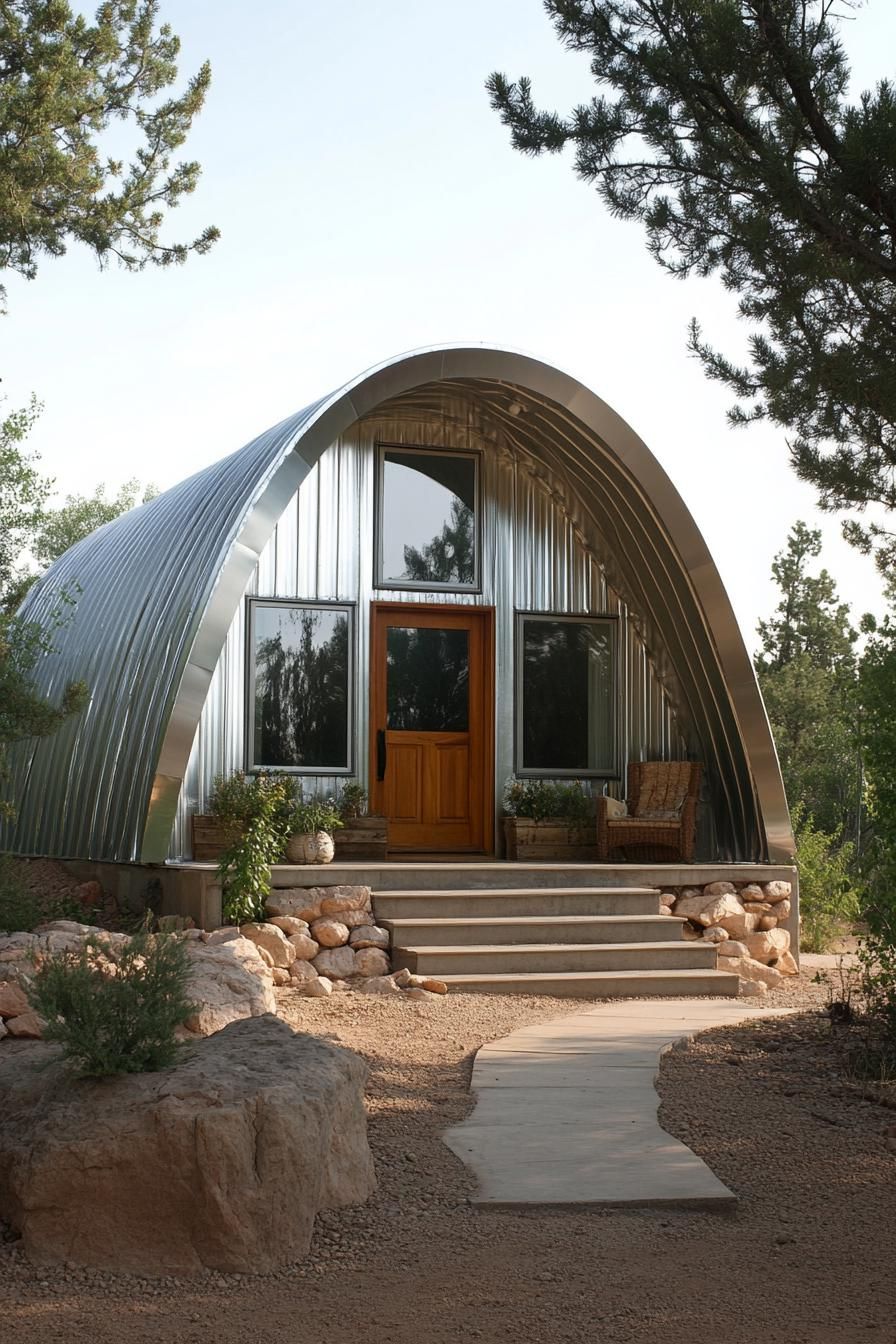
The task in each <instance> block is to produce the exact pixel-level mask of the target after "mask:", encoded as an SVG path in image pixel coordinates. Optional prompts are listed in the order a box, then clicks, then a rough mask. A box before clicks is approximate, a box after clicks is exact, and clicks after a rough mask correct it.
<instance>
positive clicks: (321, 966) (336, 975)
mask: <svg viewBox="0 0 896 1344" xmlns="http://www.w3.org/2000/svg"><path fill="white" fill-rule="evenodd" d="M310 964H311V965H312V966H313V967H314V969H315V970H316V971H317V973H318V975H325V976H326V977H327V978H328V979H329V980H345V979H346V978H347V977H348V976H350V975H354V973H355V954H354V952H353V951H352V949H351V948H350V947H327V948H325V949H324V950H323V952H318V954H317V956H316V957H315V958H314V960H313V961H312V962H311V963H310Z"/></svg>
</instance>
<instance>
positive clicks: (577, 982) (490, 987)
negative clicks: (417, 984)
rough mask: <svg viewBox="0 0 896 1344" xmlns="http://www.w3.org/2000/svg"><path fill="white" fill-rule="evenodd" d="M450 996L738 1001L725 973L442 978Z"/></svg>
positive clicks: (734, 984) (732, 979)
mask: <svg viewBox="0 0 896 1344" xmlns="http://www.w3.org/2000/svg"><path fill="white" fill-rule="evenodd" d="M439 979H440V980H444V981H445V983H446V984H447V985H448V987H449V990H450V991H451V993H452V994H457V993H466V994H556V995H558V996H560V997H563V998H577V999H643V998H654V997H666V998H682V997H685V998H689V997H691V996H692V995H698V994H699V995H712V996H714V997H728V998H736V997H737V976H736V975H733V974H731V972H729V971H711V970H710V971H701V970H686V971H665V970H664V971H638V970H632V971H568V972H556V971H553V972H552V971H548V972H542V973H538V974H525V975H519V974H517V975H513V974H508V975H496V974H484V973H480V974H478V975H440V976H439Z"/></svg>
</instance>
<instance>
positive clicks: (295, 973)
mask: <svg viewBox="0 0 896 1344" xmlns="http://www.w3.org/2000/svg"><path fill="white" fill-rule="evenodd" d="M316 979H317V971H316V970H315V969H314V967H313V966H312V965H311V962H310V961H301V960H299V959H298V958H297V959H296V960H295V961H294V962H293V964H292V965H291V966H290V968H289V980H290V984H293V983H297V984H298V986H299V988H301V986H302V984H303V983H307V982H308V981H309V980H316Z"/></svg>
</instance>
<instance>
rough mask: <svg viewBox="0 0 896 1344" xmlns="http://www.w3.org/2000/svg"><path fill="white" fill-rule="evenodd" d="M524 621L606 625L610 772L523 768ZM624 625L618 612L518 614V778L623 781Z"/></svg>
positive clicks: (515, 679) (515, 708)
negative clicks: (610, 674)
mask: <svg viewBox="0 0 896 1344" xmlns="http://www.w3.org/2000/svg"><path fill="white" fill-rule="evenodd" d="M524 621H552V622H557V621H563V622H569V623H573V624H577V625H606V626H607V627H609V630H610V633H611V637H612V649H611V666H612V669H613V685H612V687H611V705H612V711H611V720H612V721H611V724H610V732H611V740H612V746H611V752H610V756H611V763H610V765H609V767H608V768H607V769H599V770H598V769H596V770H588V769H580V770H565V769H560V768H558V767H554V766H551V767H545V768H543V769H542V768H536V767H534V766H525V765H524V764H523V713H524V709H525V706H524V704H523V665H522V658H523V648H524V638H523V622H524ZM619 630H620V622H619V617H618V615H616V614H615V613H614V612H606V611H596V612H568V611H521V610H519V609H517V610H516V611H515V612H514V627H513V766H514V774H515V775H516V776H517V777H518V778H520V779H614V780H615V779H619V778H620V773H619V741H620V733H619V714H620V691H619V688H620V686H621V684H622V681H621V657H622V649H621V640H620V638H619Z"/></svg>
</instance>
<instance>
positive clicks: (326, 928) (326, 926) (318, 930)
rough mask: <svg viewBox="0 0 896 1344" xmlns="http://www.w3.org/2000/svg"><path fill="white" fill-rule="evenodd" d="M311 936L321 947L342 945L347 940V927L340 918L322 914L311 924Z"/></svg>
mask: <svg viewBox="0 0 896 1344" xmlns="http://www.w3.org/2000/svg"><path fill="white" fill-rule="evenodd" d="M310 932H311V937H312V938H314V939H315V941H316V942H318V943H320V945H321V947H344V946H345V944H346V943H347V942H348V927H347V925H345V924H343V923H342V922H341V920H338V919H333V918H331V917H329V916H324V917H323V918H322V919H316V920H315V921H314V923H313V924H312V925H311V930H310Z"/></svg>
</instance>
